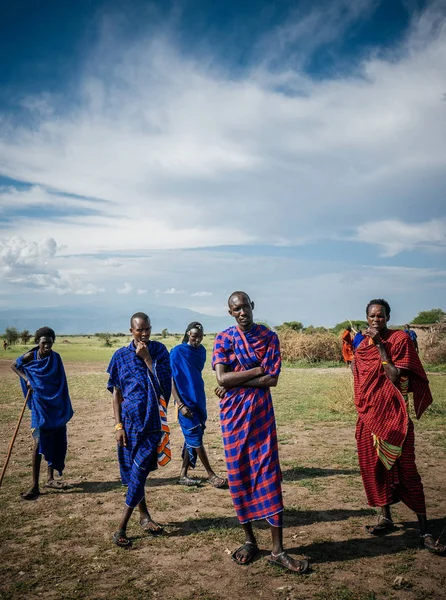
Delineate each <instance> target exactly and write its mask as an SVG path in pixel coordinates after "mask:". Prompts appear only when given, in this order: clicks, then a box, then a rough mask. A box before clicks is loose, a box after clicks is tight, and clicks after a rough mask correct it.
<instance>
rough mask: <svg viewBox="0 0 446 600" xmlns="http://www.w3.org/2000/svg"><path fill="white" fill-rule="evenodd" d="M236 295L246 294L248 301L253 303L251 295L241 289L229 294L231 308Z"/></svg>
mask: <svg viewBox="0 0 446 600" xmlns="http://www.w3.org/2000/svg"><path fill="white" fill-rule="evenodd" d="M235 296H246V297H247V298H248V302H249V303H251V298H250V297H249V294H247V293H246V292H242V291H241V290H238V291H236V292H232V294H231V295H230V296H229V298H228V306H229V308H231V300H232V299H233V298H235Z"/></svg>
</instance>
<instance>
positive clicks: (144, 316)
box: [130, 312, 150, 327]
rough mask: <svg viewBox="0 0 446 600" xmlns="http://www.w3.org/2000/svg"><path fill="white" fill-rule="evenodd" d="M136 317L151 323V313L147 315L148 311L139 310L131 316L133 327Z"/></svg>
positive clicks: (131, 325)
mask: <svg viewBox="0 0 446 600" xmlns="http://www.w3.org/2000/svg"><path fill="white" fill-rule="evenodd" d="M135 319H141V320H143V321H148V322H149V323H150V318H149V315H146V313H143V312H137V313H135V314H134V315H132V316H131V317H130V327H133V321H134V320H135Z"/></svg>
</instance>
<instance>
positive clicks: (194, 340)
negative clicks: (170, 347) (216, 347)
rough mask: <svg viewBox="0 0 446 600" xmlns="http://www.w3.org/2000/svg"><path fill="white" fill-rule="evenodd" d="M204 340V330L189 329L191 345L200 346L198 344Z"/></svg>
mask: <svg viewBox="0 0 446 600" xmlns="http://www.w3.org/2000/svg"><path fill="white" fill-rule="evenodd" d="M202 341H203V332H202V331H200V330H199V329H191V330H190V331H189V342H188V343H189V345H190V346H193V347H194V348H198V346H199V345H200V344H201V342H202Z"/></svg>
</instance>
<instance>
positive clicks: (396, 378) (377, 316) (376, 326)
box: [364, 304, 446, 552]
mask: <svg viewBox="0 0 446 600" xmlns="http://www.w3.org/2000/svg"><path fill="white" fill-rule="evenodd" d="M389 319H390V316H389V315H387V314H386V309H385V308H384V306H381V305H380V304H373V305H372V306H370V307H369V310H368V313H367V322H368V324H369V327H368V329H366V330H365V332H364V335H365V336H366V337H369V338H370V339H371V340H372V341H373V343H374V344H375V346H376V347H377V349H378V352H379V356H380V358H381V361H382V362H383V363H387V364H383V369H384V373H385V374H386V376H387V378H388V379H389V380H390V381H391V382H392V383H393V384H394V385H399V382H400V378H401V376H405V375H407V371H405V370H404V369H398V368H397V367H396V366H395V365H394V364H393V363H392V362H391V360H390V359H389V357H388V356H387V352H386V348H385V346H384V343H383V340H382V336H384V337H385V335H386V333H387V331H388V328H387V323H388V321H389ZM381 516H382V517H384V519H387V521H383V523H386V522H388V521H390V522H391V523H393V521H392V514H391V511H390V504H386V505H385V506H382V507H381ZM417 518H418V523H419V527H420V535H425V534H426V533H427V526H428V522H427V516H426V515H417ZM424 544H425V546H429V547H431V548H436V550H437V551H441V552H444V551H445V550H446V547H445V546H443V545H442V544H436V541H435V540H434V538H433V537H432V536H429V537H426V538H424ZM441 548H443V549H441Z"/></svg>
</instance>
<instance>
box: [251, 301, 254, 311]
mask: <svg viewBox="0 0 446 600" xmlns="http://www.w3.org/2000/svg"><path fill="white" fill-rule="evenodd" d="M251 308H252V310H254V300H251Z"/></svg>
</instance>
